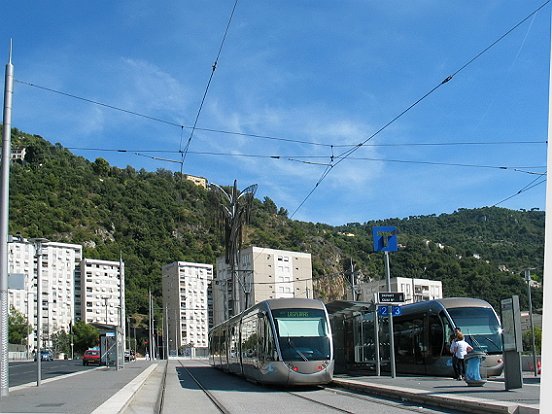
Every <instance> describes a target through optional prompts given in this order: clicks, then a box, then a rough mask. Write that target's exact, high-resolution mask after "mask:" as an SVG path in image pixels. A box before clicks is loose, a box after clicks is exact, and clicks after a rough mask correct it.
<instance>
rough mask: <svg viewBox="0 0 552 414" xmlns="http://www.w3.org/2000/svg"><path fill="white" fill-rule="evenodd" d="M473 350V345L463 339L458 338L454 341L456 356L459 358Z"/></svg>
mask: <svg viewBox="0 0 552 414" xmlns="http://www.w3.org/2000/svg"><path fill="white" fill-rule="evenodd" d="M472 350H473V348H472V346H471V345H470V344H468V343H467V342H466V341H464V340H463V339H462V340H461V341H458V340H456V341H455V342H454V356H455V357H456V358H458V359H464V357H465V356H466V354H467V353H468V352H470V351H472Z"/></svg>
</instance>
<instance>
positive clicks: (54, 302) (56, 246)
mask: <svg viewBox="0 0 552 414" xmlns="http://www.w3.org/2000/svg"><path fill="white" fill-rule="evenodd" d="M81 259H82V246H80V245H77V244H67V243H57V242H48V243H45V244H42V257H41V260H42V271H41V275H40V280H41V284H42V298H40V300H39V301H38V302H40V304H41V306H42V339H43V345H44V346H51V341H50V338H51V335H52V334H54V333H56V332H58V331H61V330H65V331H66V332H68V331H69V324H70V323H71V322H72V321H73V320H74V319H75V295H74V292H75V279H76V278H78V277H79V264H80V261H81ZM36 260H37V255H36V252H35V247H34V245H33V244H32V242H31V241H29V240H25V239H22V240H20V241H19V240H18V241H13V242H12V243H9V244H8V273H9V275H10V276H9V279H11V280H12V283H10V285H11V288H10V287H8V304H9V306H13V307H14V308H15V309H17V310H18V311H19V312H21V313H22V314H23V315H25V316H26V317H27V320H28V322H29V324H30V325H31V326H32V327H33V329H32V331H31V332H30V334H29V338H28V344H29V345H30V347H31V348H34V345H32V344H34V342H35V337H34V330H35V329H36V314H37V298H36V295H37V278H36V271H37V261H36Z"/></svg>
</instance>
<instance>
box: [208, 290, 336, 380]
mask: <svg viewBox="0 0 552 414" xmlns="http://www.w3.org/2000/svg"><path fill="white" fill-rule="evenodd" d="M209 363H210V364H211V365H212V366H213V367H216V368H219V369H222V370H224V371H227V372H230V373H233V374H237V375H242V376H244V377H246V378H247V379H249V380H251V381H254V382H259V383H263V384H274V385H318V384H326V383H329V382H330V381H331V380H332V376H333V368H334V362H333V347H332V336H331V330H330V323H329V319H328V313H327V312H326V308H325V306H324V304H323V303H322V302H321V301H318V300H313V299H299V298H290V299H270V300H265V301H263V302H260V303H258V304H256V305H254V306H252V307H251V308H249V309H247V310H245V311H244V312H242V313H241V314H240V315H237V316H234V317H233V318H231V319H229V320H227V321H226V322H223V323H222V324H220V325H217V326H215V327H214V328H213V329H212V330H211V331H210V332H209Z"/></svg>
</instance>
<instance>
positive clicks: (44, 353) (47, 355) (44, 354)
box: [34, 349, 54, 361]
mask: <svg viewBox="0 0 552 414" xmlns="http://www.w3.org/2000/svg"><path fill="white" fill-rule="evenodd" d="M36 359H37V355H36V353H35V356H34V360H35V361H36ZM40 360H41V361H53V360H54V353H53V352H52V351H50V350H49V349H41V350H40Z"/></svg>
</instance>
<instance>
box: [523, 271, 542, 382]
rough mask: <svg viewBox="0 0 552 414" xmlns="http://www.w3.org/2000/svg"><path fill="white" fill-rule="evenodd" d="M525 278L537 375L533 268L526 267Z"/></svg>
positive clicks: (534, 369) (537, 372) (534, 370)
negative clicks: (532, 286) (532, 288)
mask: <svg viewBox="0 0 552 414" xmlns="http://www.w3.org/2000/svg"><path fill="white" fill-rule="evenodd" d="M525 280H526V281H527V299H528V301H529V324H530V326H531V347H532V351H533V372H534V373H535V377H536V376H538V375H539V370H538V368H537V350H536V346H535V328H534V325H533V303H532V302H533V301H532V299H531V269H525Z"/></svg>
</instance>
